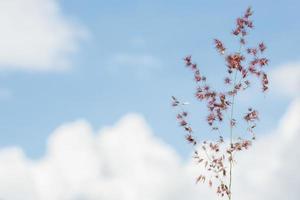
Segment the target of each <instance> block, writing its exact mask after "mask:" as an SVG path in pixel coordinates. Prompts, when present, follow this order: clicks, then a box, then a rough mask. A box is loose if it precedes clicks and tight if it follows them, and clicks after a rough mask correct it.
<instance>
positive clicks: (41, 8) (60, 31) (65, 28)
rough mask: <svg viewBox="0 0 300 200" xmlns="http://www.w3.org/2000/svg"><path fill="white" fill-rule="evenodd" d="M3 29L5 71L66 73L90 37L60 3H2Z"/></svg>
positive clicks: (0, 44) (0, 59) (0, 62)
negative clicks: (82, 41)
mask: <svg viewBox="0 0 300 200" xmlns="http://www.w3.org/2000/svg"><path fill="white" fill-rule="evenodd" d="M0 28H1V31H0V69H6V70H16V69H18V70H35V71H49V70H65V69H67V68H69V67H70V62H69V59H68V56H69V54H70V53H73V52H75V51H76V50H77V49H78V43H79V40H80V39H82V38H84V37H86V36H87V32H86V31H85V30H84V29H83V28H82V27H80V26H79V25H77V24H74V23H73V22H71V21H70V20H68V19H67V17H66V16H64V15H63V13H62V11H61V8H60V5H59V3H58V1H57V0H26V1H25V0H1V1H0Z"/></svg>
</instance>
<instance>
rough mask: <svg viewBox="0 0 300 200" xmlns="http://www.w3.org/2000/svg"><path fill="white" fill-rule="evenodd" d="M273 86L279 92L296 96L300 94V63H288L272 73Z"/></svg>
mask: <svg viewBox="0 0 300 200" xmlns="http://www.w3.org/2000/svg"><path fill="white" fill-rule="evenodd" d="M270 80H271V85H272V88H274V91H275V92H276V93H278V94H281V95H284V96H287V97H295V96H299V95H300V63H288V64H284V65H281V66H279V67H277V68H275V69H274V70H273V71H271V73H270Z"/></svg>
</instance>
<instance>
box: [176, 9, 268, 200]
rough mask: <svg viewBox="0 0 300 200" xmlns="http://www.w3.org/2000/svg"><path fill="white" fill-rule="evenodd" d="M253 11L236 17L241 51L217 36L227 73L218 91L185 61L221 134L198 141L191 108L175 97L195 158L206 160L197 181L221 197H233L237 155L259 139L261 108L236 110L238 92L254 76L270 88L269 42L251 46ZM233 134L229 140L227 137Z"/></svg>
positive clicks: (211, 124)
mask: <svg viewBox="0 0 300 200" xmlns="http://www.w3.org/2000/svg"><path fill="white" fill-rule="evenodd" d="M252 14H253V12H252V10H251V8H250V7H249V8H248V9H247V10H246V12H245V13H244V14H243V16H241V17H239V18H237V19H236V26H235V28H234V30H233V31H232V34H233V36H234V37H236V38H237V39H238V42H239V48H238V51H233V52H232V51H229V50H228V49H227V48H226V47H225V45H224V44H223V42H222V41H221V40H219V39H215V40H214V44H215V48H216V50H217V51H218V52H219V54H220V55H221V56H222V57H223V58H224V62H225V64H226V69H227V73H226V76H225V77H224V84H225V89H223V90H221V91H217V90H214V89H212V88H211V87H210V86H209V85H208V84H207V79H206V77H205V76H203V74H202V72H201V71H200V69H199V67H198V65H197V64H196V63H195V62H193V60H192V56H186V57H185V58H184V63H185V66H186V67H187V68H189V69H190V70H191V71H192V72H193V76H194V80H195V82H196V85H197V88H196V92H195V97H196V99H197V100H199V101H200V102H204V103H205V104H206V106H207V109H208V114H207V118H206V121H207V124H208V126H209V127H210V128H211V129H212V130H213V131H215V132H217V134H218V139H217V140H215V141H213V140H212V141H202V142H200V141H197V139H196V138H195V133H194V131H193V129H192V127H191V125H190V123H189V122H188V116H189V114H188V112H187V111H185V104H184V103H182V102H181V101H179V100H178V99H177V98H176V97H174V96H173V97H172V105H173V106H174V107H176V108H178V107H179V108H180V109H179V111H178V114H177V120H178V122H179V124H180V126H182V127H183V128H184V130H185V131H186V132H187V134H186V137H185V138H186V140H187V141H188V142H189V143H190V144H191V145H192V146H193V147H194V155H193V158H194V159H195V160H196V161H197V163H199V164H202V165H203V167H204V169H205V171H206V173H205V174H201V175H199V176H198V177H197V179H196V182H197V183H198V182H203V183H208V185H209V186H210V187H213V188H215V191H216V193H217V194H218V195H220V196H221V197H227V198H228V199H229V200H231V199H232V174H233V166H234V163H235V160H234V157H235V154H236V153H237V152H240V151H243V150H246V149H248V148H249V147H250V146H251V144H252V142H253V141H254V140H255V132H254V129H255V127H256V125H257V124H256V123H257V121H258V111H257V110H255V109H253V108H252V107H249V108H248V110H247V111H245V112H240V113H235V110H234V109H235V107H236V104H237V103H238V102H236V96H237V95H238V94H239V93H240V92H242V91H245V90H247V89H248V88H249V87H250V80H251V81H252V77H255V78H257V79H258V80H260V82H261V91H262V92H263V93H264V92H266V91H267V90H268V87H269V86H268V84H269V81H268V76H267V74H266V73H265V72H264V68H265V67H266V66H267V65H268V62H269V60H268V59H267V58H266V57H264V56H263V53H264V52H265V50H266V46H265V44H264V43H263V42H261V43H259V44H258V45H257V46H256V47H249V46H248V42H247V39H246V37H247V35H248V33H249V30H251V29H253V27H254V26H253V22H252V20H251V19H250V17H251V16H252ZM238 114H239V116H241V115H242V119H243V120H245V121H246V122H247V126H246V127H245V131H243V132H244V134H241V135H237V134H234V132H233V131H234V129H235V127H236V125H237V123H238V120H237V119H238V118H237V117H236V115H238ZM224 121H225V124H228V127H229V130H228V132H227V131H226V132H223V133H222V131H221V124H222V123H224ZM225 137H226V138H227V137H228V138H229V139H228V140H227V139H226V140H225V139H224V138H225Z"/></svg>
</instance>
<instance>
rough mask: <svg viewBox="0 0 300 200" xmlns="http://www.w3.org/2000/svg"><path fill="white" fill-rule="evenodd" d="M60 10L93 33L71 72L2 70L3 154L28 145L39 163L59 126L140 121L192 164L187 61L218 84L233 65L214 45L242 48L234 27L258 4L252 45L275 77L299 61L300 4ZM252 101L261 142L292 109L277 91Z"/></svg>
mask: <svg viewBox="0 0 300 200" xmlns="http://www.w3.org/2000/svg"><path fill="white" fill-rule="evenodd" d="M58 2H59V5H60V9H61V11H60V12H61V15H62V16H64V17H65V18H67V19H68V20H69V21H70V22H72V23H75V24H80V26H82V27H83V29H84V30H85V31H86V32H87V33H88V34H87V36H86V37H85V39H83V40H81V41H80V42H79V43H78V51H77V52H75V53H72V54H70V55H69V56H68V60H69V61H70V63H71V64H70V69H68V70H66V71H35V70H18V69H16V70H10V64H5V63H1V65H2V68H3V70H1V71H0V87H1V88H4V89H5V90H8V91H9V93H11V94H10V95H7V96H6V97H3V98H1V99H0V102H1V104H0V110H1V115H0V147H6V146H15V145H16V146H20V147H22V148H23V149H24V151H25V153H26V154H27V155H28V156H29V157H31V158H39V157H41V156H42V155H43V154H44V152H45V148H46V147H45V144H46V141H47V138H48V136H49V134H50V133H52V131H53V130H54V129H55V128H56V127H58V126H59V125H60V124H63V123H65V122H68V121H73V120H76V119H86V120H87V121H89V122H91V123H92V125H93V127H94V129H98V128H101V127H103V126H106V125H110V124H113V123H114V122H115V121H117V120H118V119H120V118H121V117H122V116H124V115H125V114H126V113H132V112H135V113H139V114H141V115H143V116H144V117H145V119H146V120H147V122H148V124H149V125H150V127H151V128H152V129H153V131H154V133H155V134H156V135H157V136H159V137H160V138H162V139H163V140H164V141H165V142H167V143H169V144H171V145H172V146H173V147H174V148H175V149H176V150H177V151H178V152H180V154H181V155H183V156H185V155H187V152H189V151H190V149H189V147H188V146H187V145H186V144H185V141H184V140H183V132H182V131H181V129H180V128H179V127H178V125H177V123H176V121H175V113H174V112H173V110H172V107H171V106H170V97H171V95H175V96H178V97H182V98H186V99H187V100H189V101H191V100H190V99H192V93H193V88H194V85H193V81H192V76H191V74H190V73H189V72H188V70H186V69H185V68H184V66H183V63H182V58H183V57H184V56H185V55H188V54H191V55H193V56H194V58H195V60H196V61H197V63H199V64H200V66H201V69H202V70H203V71H205V73H206V74H207V77H208V78H209V79H210V81H211V82H214V81H215V80H218V78H219V77H218V73H219V70H218V68H222V67H225V66H224V65H221V64H222V63H221V59H220V57H218V55H217V53H216V52H215V50H214V49H213V45H212V39H213V38H216V37H217V38H220V39H222V40H223V41H224V42H225V43H228V45H232V44H234V41H233V40H232V39H231V35H230V31H231V29H232V28H233V27H234V20H235V18H236V17H237V16H239V15H241V13H242V12H243V11H244V10H245V9H246V8H247V7H248V6H249V5H251V6H252V7H253V9H254V11H255V14H254V23H255V29H254V31H253V32H252V33H251V36H250V38H251V41H253V42H260V41H261V40H263V41H265V43H266V44H267V47H268V51H267V55H268V57H269V58H270V59H271V62H270V65H269V69H270V70H272V69H273V68H276V67H277V66H279V65H282V64H285V63H291V62H298V61H299V60H300V56H299V52H300V46H299V45H298V44H300V41H299V40H300V38H299V34H300V24H299V23H298V19H300V13H299V12H298V8H299V6H300V3H299V1H278V2H276V3H275V2H274V1H263V2H262V1H243V2H241V1H223V2H221V3H220V2H219V1H178V0H173V1H153V0H152V1H115V0H112V1H79V0H72V1H71V0H65V1H58ZM54 31H55V30H54ZM0 38H1V37H0ZM36 56H37V57H38V56H39V55H36ZM145 60H146V61H145ZM29 65H30V64H29ZM285 78H286V77H283V80H282V81H285ZM253 98H254V99H253V103H255V104H256V105H257V107H259V108H260V109H259V110H260V111H261V114H262V120H261V123H260V127H259V132H261V133H264V132H267V130H270V129H272V128H273V126H274V125H275V124H277V123H278V120H279V119H280V117H281V116H282V113H283V112H284V111H285V109H286V107H287V105H288V103H289V101H290V99H289V98H285V97H281V96H280V95H274V94H272V93H271V92H270V94H269V95H267V96H265V97H264V96H263V95H262V97H257V96H255V97H253ZM251 101H252V100H251ZM270 102H271V103H270ZM193 108H194V107H193ZM195 109H196V107H195ZM193 112H202V110H201V109H200V108H199V111H196V110H195V111H193ZM202 121H203V119H201V118H199V119H197V120H195V123H199V124H201V123H202Z"/></svg>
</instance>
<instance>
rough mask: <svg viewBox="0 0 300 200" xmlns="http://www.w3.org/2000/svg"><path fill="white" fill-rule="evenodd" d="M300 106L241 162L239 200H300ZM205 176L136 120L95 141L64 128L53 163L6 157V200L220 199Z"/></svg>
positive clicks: (78, 128)
mask: <svg viewBox="0 0 300 200" xmlns="http://www.w3.org/2000/svg"><path fill="white" fill-rule="evenodd" d="M299 115H300V100H299V99H298V100H295V101H294V103H293V104H292V105H291V106H290V108H289V110H288V112H287V113H286V114H285V116H284V118H283V119H282V120H281V123H280V125H279V127H278V128H277V129H276V131H274V133H272V134H268V135H266V136H263V137H261V138H260V139H259V140H258V142H257V143H256V144H255V146H254V147H253V148H252V150H250V151H248V152H247V153H245V154H241V156H240V158H239V159H238V162H239V163H238V165H236V168H235V170H234V175H235V177H234V182H233V184H234V185H233V186H234V191H233V192H234V195H235V198H236V199H241V198H243V199H244V200H251V199H256V200H281V199H289V200H298V199H299V195H298V191H297V189H298V186H299V184H300V175H299V173H297V172H298V169H299V167H300V150H299V148H298V143H299V141H300V124H299V123H298V122H299V120H300V116H299ZM199 173H201V172H199V169H198V168H197V167H196V165H195V163H193V161H189V162H183V161H182V160H181V159H180V158H179V155H178V154H177V153H176V152H175V151H174V149H172V148H171V147H170V146H168V145H167V144H165V143H164V142H163V141H161V140H159V139H158V138H157V137H155V136H154V135H153V134H152V131H151V130H150V129H149V127H148V126H147V124H146V122H145V121H144V120H143V118H142V117H140V116H139V115H135V114H130V115H127V116H125V117H124V118H122V119H121V120H120V121H119V122H118V123H117V124H115V125H114V126H112V127H106V128H103V129H102V130H100V131H99V132H98V133H96V134H95V133H94V131H93V130H92V128H91V127H90V125H89V124H88V123H87V122H85V121H77V122H73V123H68V124H65V125H63V126H61V127H59V128H58V129H56V130H55V131H54V133H53V134H52V135H51V136H50V138H49V140H48V147H47V153H46V155H45V156H44V157H43V158H42V159H40V160H38V161H32V160H30V159H28V158H26V157H25V156H24V154H23V153H22V151H21V149H19V148H6V149H3V150H1V151H0V177H1V179H0V199H9V200H19V199H20V200H21V199H22V200H27V199H28V200H29V199H30V200H35V199H37V200H79V199H80V200H83V199H84V200H96V199H97V200H99V199H100V200H101V199H104V200H140V199H142V200H182V199H189V200H196V199H216V198H215V196H214V194H213V192H212V191H210V190H209V189H208V188H207V186H206V185H196V184H195V182H194V181H195V177H196V176H197V175H198V174H199Z"/></svg>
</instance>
